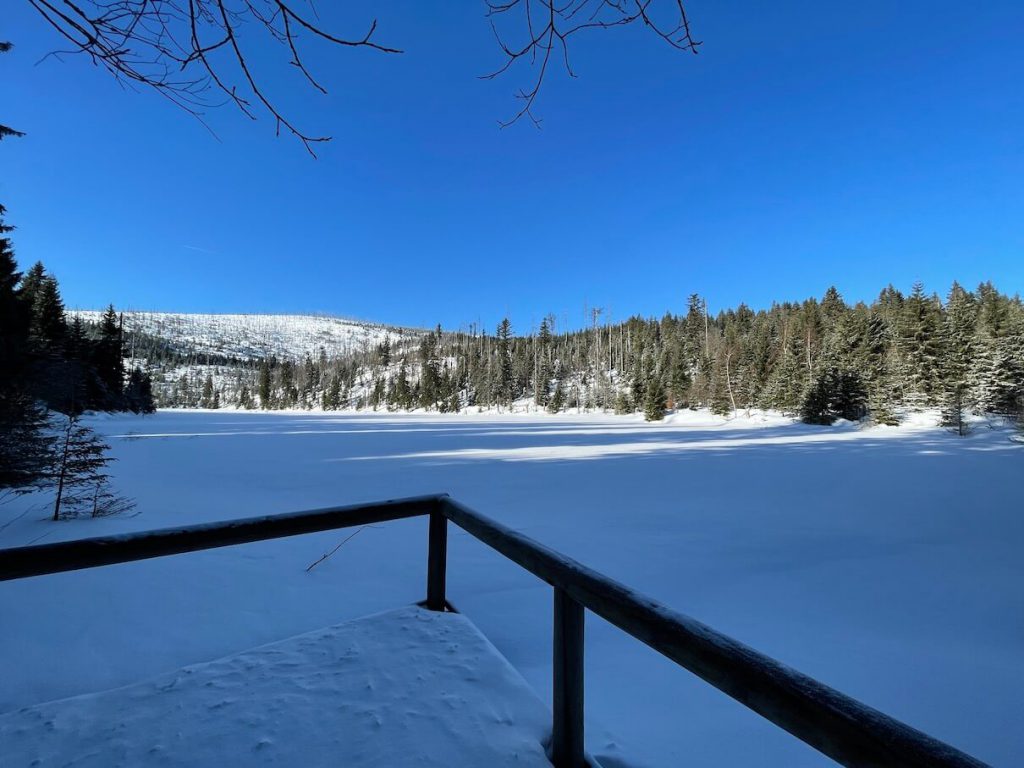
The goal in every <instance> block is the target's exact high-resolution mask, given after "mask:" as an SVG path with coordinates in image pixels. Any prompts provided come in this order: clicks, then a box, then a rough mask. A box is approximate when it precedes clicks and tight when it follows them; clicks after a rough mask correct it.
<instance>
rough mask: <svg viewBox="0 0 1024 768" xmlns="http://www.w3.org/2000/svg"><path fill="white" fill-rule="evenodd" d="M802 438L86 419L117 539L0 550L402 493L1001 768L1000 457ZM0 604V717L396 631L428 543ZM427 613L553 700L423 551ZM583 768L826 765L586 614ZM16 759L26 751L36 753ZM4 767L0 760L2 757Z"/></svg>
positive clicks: (976, 433)
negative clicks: (514, 537)
mask: <svg viewBox="0 0 1024 768" xmlns="http://www.w3.org/2000/svg"><path fill="white" fill-rule="evenodd" d="M908 422H909V423H907V424H905V425H903V426H900V427H897V428H892V427H875V428H864V427H860V426H857V425H852V424H843V425H838V426H835V427H812V426H806V425H801V424H793V423H791V421H790V420H788V419H785V418H783V417H780V416H777V415H772V414H763V413H754V414H751V415H750V416H749V417H748V416H747V415H745V414H742V415H740V416H738V417H737V418H734V419H731V420H726V419H722V418H719V417H714V416H711V415H709V414H707V413H705V412H697V413H694V412H684V413H680V414H676V415H674V416H672V417H670V418H669V419H667V420H666V422H664V423H655V424H647V423H644V422H643V421H642V420H641V419H640V417H638V416H626V417H622V416H610V415H609V416H605V415H599V414H589V415H588V414H582V415H576V414H562V415H559V416H548V415H546V414H523V413H517V414H504V415H496V414H494V413H490V414H476V413H463V414H453V415H438V414H411V415H410V414H404V415H399V414H386V413H379V414H372V413H359V414H351V413H346V414H335V413H331V414H324V413H309V412H296V413H261V412H223V411H211V412H186V411H172V412H161V413H159V414H157V415H155V416H151V417H133V416H99V417H95V418H93V419H92V420H91V421H90V423H91V425H92V426H94V427H95V428H97V429H98V430H100V431H101V432H102V433H104V434H105V435H106V436H107V438H108V441H109V442H110V443H111V445H112V446H113V449H114V452H115V454H116V456H117V457H118V458H119V461H118V462H117V463H116V464H115V465H114V467H113V469H114V477H115V481H116V483H117V485H118V487H119V489H120V490H121V491H123V492H124V493H126V494H127V495H129V496H132V497H134V498H135V499H136V501H137V502H138V509H139V510H140V514H139V515H138V516H136V517H132V518H122V519H116V518H111V519H103V520H96V521H92V520H80V521H71V522H67V523H60V524H53V523H49V522H47V521H46V520H45V519H44V518H45V517H46V502H47V499H45V498H38V499H34V500H33V499H30V498H27V499H21V500H15V501H13V502H9V503H7V504H5V505H0V546H5V547H6V546H17V545H23V544H27V543H29V542H32V541H39V542H42V541H56V540H58V539H65V538H76V537H81V536H94V535H103V534H107V533H114V532H121V531H129V530H143V529H148V528H157V527H164V526H169V525H179V524H180V525H184V524H189V523H195V522H202V521H207V520H215V519H227V518H235V517H246V516H250V515H257V514H270V513H275V512H283V511H290V510H295V509H303V508H313V507H319V506H327V505H332V504H339V503H356V502H361V501H370V500H375V499H382V498H394V497H399V496H407V495H415V494H420V493H437V492H449V493H451V494H452V495H453V496H454V497H455V498H457V499H459V500H460V501H463V502H465V503H467V504H469V505H470V506H473V507H475V508H477V509H479V510H480V511H481V512H484V513H485V514H488V515H491V516H493V517H496V518H498V519H500V520H501V521H503V522H504V523H506V524H508V525H511V526H513V527H514V528H516V529H518V530H521V531H523V532H524V533H526V534H527V535H529V536H532V537H534V538H536V539H538V540H540V541H541V542H543V543H544V544H547V545H549V546H552V547H554V548H555V549H558V550H560V551H562V552H565V553H566V554H568V555H570V556H572V557H574V558H576V559H578V560H580V561H582V562H583V563H585V564H587V565H589V566H591V567H593V568H596V569H597V570H599V571H602V572H604V573H606V574H608V575H609V576H611V577H612V578H615V579H618V580H620V581H622V582H624V583H626V584H628V585H630V586H631V587H634V588H636V589H638V590H640V591H641V592H644V593H646V594H648V595H650V596H651V597H653V598H656V599H658V600H661V601H662V602H664V603H666V604H668V605H669V606H671V607H673V608H675V609H677V610H680V611H683V612H684V613H687V614H689V615H691V616H693V617H695V618H697V619H699V620H701V621H704V622H706V623H708V624H710V625H711V626H713V627H715V628H716V629H718V630H720V631H723V632H726V633H728V634H730V635H732V636H734V637H735V638H737V639H738V640H741V641H743V642H745V643H747V644H750V645H752V646H753V647H755V648H757V649H759V650H761V651H763V652H765V653H767V654H769V655H770V656H773V657H775V658H777V659H779V660H780V661H782V662H784V663H787V664H790V665H792V666H794V667H796V668H797V669H799V670H801V671H803V672H806V673H808V674H810V675H812V676H814V677H816V678H818V679H820V680H822V681H823V682H825V683H827V684H829V685H832V686H834V687H836V688H838V689H840V690H842V691H844V692H846V693H848V694H850V695H852V696H854V697H856V698H859V699H861V700H862V701H864V702H866V703H868V704H870V705H872V706H875V707H878V708H879V709H881V710H883V711H885V712H887V713H889V714H891V715H893V716H895V717H898V718H900V719H902V720H904V721H906V722H908V723H910V724H911V725H913V726H915V727H918V728H920V729H922V730H924V731H926V732H927V733H930V734H932V735H934V736H936V737H938V738H940V739H943V740H945V741H948V742H950V743H952V744H953V745H954V746H957V747H959V748H961V749H964V750H965V751H967V752H969V753H971V754H974V755H975V756H977V757H978V758H980V759H982V760H985V761H987V762H990V763H992V764H995V765H1012V764H1018V763H1021V762H1022V760H1024V732H1022V731H1021V729H1020V728H1019V719H1020V718H1019V714H1020V706H1019V692H1020V690H1021V689H1022V688H1024V663H1022V661H1024V659H1022V650H1021V648H1022V644H1021V641H1022V638H1024V634H1022V632H1024V630H1022V624H1021V619H1020V617H1021V616H1022V615H1024V558H1022V557H1021V555H1020V553H1021V552H1022V551H1024V515H1021V514H1020V509H1021V506H1022V505H1021V501H1022V496H1024V493H1022V486H1021V483H1020V477H1021V464H1022V461H1024V453H1022V451H1024V445H1022V444H1020V443H1018V442H1014V441H1013V440H1012V439H1011V433H1010V432H1009V431H1008V430H1007V429H1006V428H1004V427H1001V426H999V425H988V424H985V423H978V424H976V425H975V426H974V429H973V431H972V433H971V434H970V435H969V436H968V437H966V438H958V437H956V436H954V435H952V434H950V433H949V432H948V431H946V430H943V429H939V428H937V427H936V426H934V424H935V415H934V414H923V415H921V416H919V417H914V418H912V419H908ZM348 533H349V532H347V531H335V532H327V533H322V534H314V535H310V536H301V537H295V538H290V539H281V540H277V541H272V542H263V543H258V544H249V545H244V546H238V547H231V548H225V549H219V550H210V551H206V552H200V553H193V554H188V555H180V556H175V557H169V558H162V559H157V560H150V561H144V562H138V563H130V564H124V565H118V566H112V567H108V568H98V569H92V570H88V571H80V572H76V573H68V574H60V575H54V576H47V577H40V578H35V579H26V580H21V581H16V582H7V583H0V616H2V617H3V626H4V631H3V632H0V712H10V711H12V710H17V709H19V708H22V707H26V706H33V705H37V704H40V703H42V702H47V701H50V700H53V699H59V698H65V697H69V696H76V695H80V694H87V693H93V692H95V691H101V690H106V689H110V688H114V687H118V686H124V685H129V684H132V683H137V682H138V681H140V680H144V679H146V678H151V677H153V676H155V675H159V674H162V673H167V672H170V671H173V670H175V669H178V668H180V667H182V666H185V665H189V664H196V663H200V662H204V661H211V660H213V659H218V658H221V657H224V656H226V655H229V654H233V653H238V652H239V651H241V650H244V649H246V648H252V647H254V646H256V645H259V644H261V643H269V642H275V641H280V640H282V639H284V638H288V637H291V636H293V635H296V634H299V633H303V632H310V631H315V630H318V629H320V628H322V627H326V626H333V625H336V624H338V623H339V622H341V621H346V620H350V619H355V618H358V617H361V616H365V615H367V614H372V613H376V612H379V611H382V610H386V609H391V608H396V607H399V606H403V605H409V604H411V603H413V602H415V601H417V600H420V599H422V597H423V596H424V592H425V571H426V522H425V521H424V520H422V519H419V520H407V521H396V522H391V523H386V524H381V525H379V526H372V527H367V528H365V529H364V530H363V531H362V532H361V533H360V534H359V535H358V536H356V537H355V538H353V539H351V540H350V541H348V542H347V543H345V544H344V546H342V547H341V548H340V549H339V550H338V551H337V552H336V553H335V554H334V555H332V556H331V557H330V558H328V559H327V560H325V561H324V562H323V563H321V564H320V565H318V566H317V567H316V568H314V569H313V570H312V571H309V572H308V573H307V572H306V570H305V569H306V566H308V565H309V564H310V563H312V562H313V561H315V560H316V559H317V558H319V557H320V556H321V555H322V554H324V553H325V552H328V551H330V550H331V549H332V548H333V547H335V546H336V545H337V544H338V543H339V542H340V541H341V540H342V538H344V536H346V535H348ZM448 584H449V597H450V599H451V600H452V602H453V603H454V604H455V605H456V606H458V608H459V609H460V610H461V611H462V612H463V613H464V614H465V615H466V616H467V617H469V618H470V619H471V620H472V621H473V623H474V624H475V625H476V626H477V627H479V628H480V630H481V631H482V632H483V634H484V635H485V636H486V637H487V638H488V640H489V641H490V642H492V643H493V644H494V645H495V647H496V648H497V649H498V650H499V651H500V652H501V653H502V654H503V655H504V656H505V657H506V658H507V659H508V660H509V662H510V663H511V664H512V665H513V666H514V667H515V669H516V670H518V672H519V673H520V674H521V675H522V676H523V678H524V679H525V680H526V681H527V683H528V684H529V685H530V687H531V688H532V689H533V690H534V691H536V692H537V694H538V695H539V696H540V697H541V698H542V699H543V700H544V701H550V678H551V664H550V656H551V590H550V587H548V586H547V585H545V584H543V583H542V582H540V581H538V580H537V579H535V578H533V577H532V576H530V575H529V574H527V573H525V572H524V571H522V569H520V568H518V567H517V566H515V565H514V564H512V563H510V562H509V561H507V560H505V559H504V558H502V557H501V556H500V555H498V554H496V553H495V552H493V551H491V550H489V549H488V548H486V547H485V546H484V545H482V544H480V543H479V542H477V541H475V540H474V539H472V538H471V537H468V536H467V535H465V534H463V533H461V532H460V531H458V530H457V529H453V530H452V531H451V533H450V536H449V566H448ZM587 729H588V730H587V747H588V750H589V751H590V752H591V753H592V754H594V755H595V757H597V758H598V759H599V760H600V761H601V764H602V765H603V766H605V768H622V767H623V766H629V767H630V768H643V767H645V766H662V765H665V766H667V765H675V764H678V763H681V762H685V763H687V764H689V765H693V766H704V765H707V766H711V765H716V766H717V765H740V764H743V765H751V766H780V765H785V766H794V767H800V766H818V765H828V764H830V763H828V761H827V760H825V758H823V757H822V756H820V755H818V754H817V753H816V752H814V751H813V750H811V749H810V748H809V747H806V746H804V745H803V744H801V743H800V742H799V741H797V740H796V739H794V738H793V737H791V736H789V735H788V734H786V733H784V732H782V731H780V730H779V729H777V728H775V727H774V726H771V725H770V724H768V723H767V722H765V721H763V720H761V719H760V718H759V717H757V716H756V715H754V714H752V713H750V712H749V711H748V710H746V709H745V708H743V707H742V706H741V705H739V704H738V703H736V702H734V701H732V700H731V699H728V698H727V697H725V696H724V695H722V694H720V693H719V692H717V691H715V690H714V689H712V688H711V687H709V686H708V685H706V684H705V683H703V682H701V681H699V680H697V679H696V678H694V677H693V676H692V675H690V674H689V673H687V672H686V671H685V670H682V669H679V668H678V667H676V666H675V665H673V664H672V663H671V662H669V661H667V660H665V659H663V658H662V657H660V656H658V655H657V654H656V653H654V652H653V651H651V650H650V649H648V648H646V647H645V646H643V645H641V644H640V643H639V642H637V641H635V640H633V639H632V638H630V637H628V636H626V635H625V634H623V633H622V632H620V631H619V630H617V629H615V628H614V627H611V626H609V625H607V624H606V623H604V622H603V621H601V620H599V619H597V618H595V617H594V616H592V615H590V616H588V618H587ZM39 736H40V738H42V732H40V734H39ZM3 747H6V745H5V744H3V745H0V752H2V751H3Z"/></svg>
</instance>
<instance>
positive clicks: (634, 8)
mask: <svg viewBox="0 0 1024 768" xmlns="http://www.w3.org/2000/svg"><path fill="white" fill-rule="evenodd" d="M484 2H485V3H486V5H487V16H488V19H489V21H490V23H491V29H492V30H493V31H494V36H495V39H496V40H497V41H498V46H499V47H500V48H501V51H502V53H503V54H504V55H505V61H504V62H503V63H502V64H501V66H499V67H497V68H496V69H494V70H493V71H491V72H490V73H488V74H486V75H483V76H482V78H483V79H486V80H491V79H494V78H496V77H498V76H499V75H501V74H503V73H505V72H507V71H508V70H509V69H511V68H512V67H513V66H514V65H515V64H517V63H519V62H520V61H528V62H529V66H531V67H533V68H535V69H536V75H535V76H534V78H533V80H532V83H533V85H532V87H531V88H530V89H529V90H527V89H525V88H523V89H520V90H519V91H518V92H517V93H516V98H517V99H519V100H520V101H521V102H522V106H521V108H520V109H519V111H518V112H516V114H515V115H514V116H513V117H512V118H511V119H509V120H506V121H500V122H499V124H500V125H501V126H502V127H503V128H504V127H507V126H509V125H512V124H513V123H516V122H518V121H519V120H520V119H522V118H523V117H527V118H529V119H530V120H531V121H532V122H533V124H534V125H536V126H538V127H539V126H540V120H538V119H537V118H536V116H535V115H534V114H533V106H534V103H535V102H536V100H537V95H538V94H539V93H540V90H541V86H542V85H543V84H544V77H545V76H546V75H547V74H548V64H549V63H550V60H551V54H552V52H553V51H554V50H556V49H560V50H561V57H562V65H563V66H564V67H565V71H566V72H567V73H568V75H569V76H570V77H575V76H576V73H575V72H574V71H573V68H572V65H571V63H570V60H569V39H570V37H572V36H573V35H576V34H578V33H579V32H583V31H585V30H591V29H604V30H608V29H611V28H613V27H624V26H628V25H630V24H634V23H640V24H643V25H644V27H645V28H647V29H649V30H650V31H651V32H653V33H654V35H655V36H656V37H658V38H660V39H661V40H663V41H664V42H665V43H667V44H668V45H669V46H671V47H672V48H675V49H677V50H680V51H689V52H691V53H697V52H698V48H699V46H700V44H701V43H700V41H698V40H696V39H694V37H693V34H692V32H691V29H690V20H689V17H688V16H687V15H686V9H685V8H684V6H683V0H660V1H659V0H562V2H561V3H560V2H559V1H558V0H484ZM517 16H518V18H519V20H518V21H515V19H516V18H517ZM505 19H512V21H511V22H510V23H505V25H504V26H505V27H506V28H507V27H512V28H513V29H515V30H522V29H524V28H525V30H526V36H525V38H524V39H522V42H521V43H518V44H512V43H510V42H508V41H509V40H510V39H511V37H510V36H509V33H508V31H507V29H506V31H502V29H501V28H499V24H500V23H501V22H503V21H504V20H505Z"/></svg>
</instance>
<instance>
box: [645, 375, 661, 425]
mask: <svg viewBox="0 0 1024 768" xmlns="http://www.w3.org/2000/svg"><path fill="white" fill-rule="evenodd" d="M664 418H665V385H664V384H663V383H662V381H661V377H660V376H658V375H654V376H652V377H651V379H650V380H649V381H648V383H647V392H646V393H645V395H644V419H645V420H646V421H661V420H662V419H664Z"/></svg>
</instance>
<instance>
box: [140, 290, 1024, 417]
mask: <svg viewBox="0 0 1024 768" xmlns="http://www.w3.org/2000/svg"><path fill="white" fill-rule="evenodd" d="M598 319H599V314H598V312H595V313H594V314H593V323H592V324H591V325H590V326H589V327H587V328H583V329H577V330H572V331H566V332H556V329H555V323H554V320H553V319H552V318H545V319H544V320H543V321H542V322H541V324H540V327H539V328H538V329H537V330H536V331H534V332H531V333H528V334H525V335H524V334H519V335H517V334H515V333H514V332H513V328H512V325H511V322H510V321H509V320H508V319H505V320H503V321H502V322H501V323H500V325H499V326H498V327H497V329H496V330H495V332H494V333H493V334H483V333H475V332H474V333H464V332H444V331H442V330H441V328H440V327H438V328H437V329H435V330H433V331H430V332H425V333H423V334H422V335H421V337H420V338H419V339H418V340H417V341H413V342H410V341H408V340H405V341H402V340H399V341H391V340H385V341H384V342H383V343H381V344H379V345H377V346H375V347H373V348H371V349H365V350H361V351H359V352H355V353H352V354H349V355H346V356H343V357H339V358H333V359H328V358H327V356H326V354H324V352H323V351H322V350H321V353H320V355H319V356H313V355H309V354H307V355H306V356H305V358H304V359H303V360H298V361H293V360H281V359H277V358H266V359H262V360H250V361H245V362H243V363H235V364H232V363H230V362H228V361H209V360H208V361H207V363H206V364H205V365H193V366H190V367H187V368H186V369H185V370H184V371H183V370H182V369H181V368H180V367H168V369H167V370H168V371H172V372H171V373H169V374H168V373H167V372H166V371H165V373H164V375H163V377H159V376H158V381H159V384H158V395H157V396H158V401H159V402H160V404H161V405H166V406H186V407H207V408H209V407H222V406H230V407H239V408H247V409H256V408H263V409H281V408H306V409H310V408H323V409H325V410H338V409H345V408H357V409H360V408H367V409H374V410H380V409H388V410H411V409H417V408H421V409H426V410H436V411H447V412H453V411H457V410H461V409H463V408H480V409H508V408H512V407H513V404H516V407H524V406H525V407H535V408H537V409H546V410H549V411H552V412H557V411H562V410H567V409H582V410H595V409H597V410H614V411H616V412H618V413H632V412H643V413H644V415H645V417H646V418H647V419H649V420H657V419H660V418H663V416H664V414H665V413H666V412H667V411H669V410H673V409H680V408H709V409H710V410H712V411H713V412H715V413H718V414H723V415H728V414H731V413H734V412H736V411H741V410H746V409H752V408H764V409H774V410H778V411H781V412H783V413H787V414H791V415H794V416H797V417H799V418H801V419H802V420H803V421H805V422H808V423H816V424H830V423H833V422H834V421H836V420H837V419H841V418H842V419H849V420H858V419H865V418H867V419H871V420H872V421H874V422H877V423H882V424H894V423H897V421H898V418H899V414H900V413H901V412H903V411H905V410H906V409H908V408H909V409H913V408H940V409H942V412H943V418H944V421H945V422H946V423H948V424H950V425H951V426H954V427H956V428H957V429H958V431H962V430H963V429H964V425H965V424H966V421H965V414H966V413H967V412H968V411H975V412H982V413H991V414H999V415H1004V416H1008V417H1012V418H1017V419H1019V418H1020V417H1021V414H1022V412H1024V307H1022V304H1021V301H1020V298H1019V297H1017V296H1012V297H1011V296H1008V295H1006V294H1003V293H1000V292H999V291H998V290H997V289H996V288H995V286H993V285H992V284H991V283H983V284H982V285H979V286H978V287H977V288H976V289H975V290H973V291H969V290H966V289H965V288H963V287H961V286H960V285H959V284H956V283H954V285H953V286H952V288H951V289H950V290H949V292H948V294H947V295H946V297H945V299H942V298H940V297H939V296H938V295H935V294H931V295H929V294H927V293H926V292H925V290H924V287H923V286H922V285H921V284H916V285H914V286H913V288H912V290H911V291H910V292H909V293H908V294H904V293H902V292H901V291H899V290H897V289H896V288H894V287H892V286H888V287H886V288H885V289H884V290H883V291H881V293H880V294H879V296H878V298H877V299H876V300H875V301H873V302H871V303H870V304H867V303H864V302H858V303H855V304H848V303H847V302H846V301H844V299H843V298H842V296H841V295H840V294H839V292H838V291H837V290H836V289H835V288H829V289H828V290H827V291H826V293H825V294H824V296H823V297H822V298H821V299H820V300H819V299H813V298H812V299H808V300H806V301H803V302H784V303H776V304H773V305H772V306H771V308H770V309H767V310H759V311H754V310H752V309H750V308H749V307H747V306H746V305H744V304H741V305H740V306H739V307H737V308H735V309H729V310H724V311H720V312H718V313H717V314H714V315H713V314H711V313H710V312H709V311H708V308H707V304H706V302H705V301H704V300H703V299H702V298H701V297H700V296H698V295H693V296H690V298H689V300H688V303H687V309H686V312H685V313H682V314H671V313H668V314H666V315H665V316H664V317H662V318H660V319H644V318H640V317H633V318H630V319H629V320H627V321H625V322H623V323H618V324H609V323H605V324H603V325H601V324H599V323H598ZM176 354H178V355H180V354H181V353H180V351H179V352H178V353H176Z"/></svg>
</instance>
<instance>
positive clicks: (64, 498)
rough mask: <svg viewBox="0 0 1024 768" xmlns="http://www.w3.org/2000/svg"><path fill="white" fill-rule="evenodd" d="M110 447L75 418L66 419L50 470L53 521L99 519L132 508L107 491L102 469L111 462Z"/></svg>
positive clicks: (108, 486) (129, 502)
mask: <svg viewBox="0 0 1024 768" xmlns="http://www.w3.org/2000/svg"><path fill="white" fill-rule="evenodd" d="M108 450H110V446H108V445H106V444H104V443H103V441H102V440H100V438H99V437H98V436H97V435H96V433H95V432H93V431H92V430H91V429H90V428H89V427H86V426H84V425H83V424H81V423H80V421H79V419H78V417H77V416H68V417H67V421H66V424H65V427H64V430H63V434H62V435H61V436H60V438H59V440H58V446H57V454H56V461H55V467H54V475H55V484H56V496H55V499H54V505H53V519H54V520H61V519H65V518H69V517H79V516H81V515H88V516H89V517H103V516H106V515H113V514H118V513H120V512H127V511H128V510H130V509H131V508H132V507H133V506H134V504H133V503H132V502H131V501H129V500H128V499H125V498H123V497H122V496H119V495H117V494H116V493H114V492H113V490H112V489H111V487H110V478H109V475H107V473H106V471H105V470H106V467H107V465H109V464H110V463H111V462H112V461H113V459H112V458H111V457H110V456H108V455H107V453H106V452H107V451H108Z"/></svg>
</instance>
